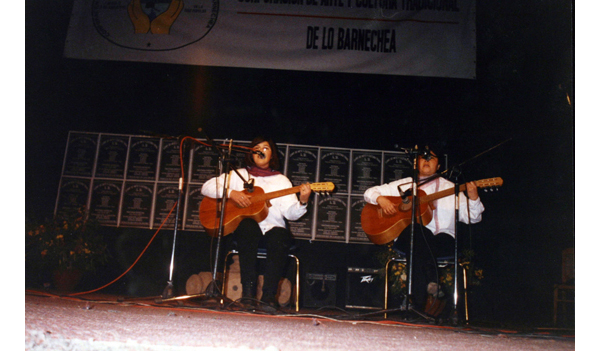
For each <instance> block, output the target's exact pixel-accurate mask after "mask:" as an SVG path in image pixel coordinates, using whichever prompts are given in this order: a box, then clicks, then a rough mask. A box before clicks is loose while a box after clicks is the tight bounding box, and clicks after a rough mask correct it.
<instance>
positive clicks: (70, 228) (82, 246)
mask: <svg viewBox="0 0 600 351" xmlns="http://www.w3.org/2000/svg"><path fill="white" fill-rule="evenodd" d="M98 229H99V225H98V224H97V223H96V222H94V221H91V220H87V213H86V210H85V207H82V208H80V209H79V210H78V211H77V212H75V213H72V214H70V215H66V216H62V217H56V218H54V219H52V220H48V221H44V222H43V223H26V226H25V232H26V240H25V261H26V264H27V265H30V266H31V267H33V268H34V269H36V270H43V271H48V272H52V275H53V280H54V287H55V289H57V290H64V291H68V290H72V289H73V288H74V287H75V285H76V284H77V282H78V281H79V279H81V277H82V275H83V274H84V273H87V272H94V271H95V270H96V269H97V268H98V267H99V266H100V265H102V264H104V263H106V262H108V251H107V245H106V243H105V241H104V238H103V236H102V235H100V232H99V230H98Z"/></svg>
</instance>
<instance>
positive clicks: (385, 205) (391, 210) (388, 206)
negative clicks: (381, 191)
mask: <svg viewBox="0 0 600 351" xmlns="http://www.w3.org/2000/svg"><path fill="white" fill-rule="evenodd" d="M377 203H378V204H379V206H380V207H381V209H382V210H383V213H385V214H386V215H388V216H391V215H394V214H396V213H398V209H397V208H396V205H394V203H393V202H391V201H390V200H389V199H388V198H387V197H385V196H380V197H378V198H377Z"/></svg>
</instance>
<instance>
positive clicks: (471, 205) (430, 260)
mask: <svg viewBox="0 0 600 351" xmlns="http://www.w3.org/2000/svg"><path fill="white" fill-rule="evenodd" d="M426 150H427V152H426V153H424V154H423V153H422V154H421V155H420V156H418V158H417V167H418V175H419V182H418V184H417V185H418V198H419V205H418V208H417V218H416V223H415V229H414V249H413V259H412V262H413V271H412V272H413V280H412V284H413V285H412V287H413V288H412V293H413V305H414V308H415V309H417V310H420V311H425V307H426V302H427V298H428V295H431V296H434V297H442V296H444V293H443V291H441V289H440V287H439V285H438V277H437V273H436V272H437V270H436V260H435V258H437V257H444V256H454V238H455V228H454V227H455V220H454V217H455V197H454V196H449V195H454V186H455V184H454V183H452V182H450V181H448V180H446V179H444V178H442V177H438V176H437V174H436V173H437V171H438V170H439V168H440V165H439V163H438V162H439V161H438V157H437V154H436V152H435V150H430V149H428V148H426ZM412 187H413V180H412V177H409V178H404V179H399V180H395V181H393V182H390V183H387V184H383V185H378V186H374V187H372V188H370V189H367V190H366V191H365V193H364V199H365V201H366V202H367V204H366V205H365V208H364V209H363V213H362V218H361V222H362V225H363V229H364V230H365V233H367V235H368V236H369V239H371V241H372V242H374V243H376V244H386V243H388V242H390V241H392V240H394V244H393V245H394V248H395V249H397V250H399V251H401V252H404V253H405V254H406V255H407V256H408V255H409V253H410V238H411V233H410V231H411V227H410V225H409V224H411V219H412V209H411V208H412V205H411V199H412V197H411V196H410V195H409V193H410V189H412ZM477 187H478V185H477V184H476V183H475V182H469V183H466V184H464V185H463V187H462V189H461V193H460V194H459V220H460V221H461V222H464V223H478V222H480V221H481V219H482V213H483V211H484V209H485V208H484V206H483V204H482V203H481V199H480V198H479V195H478V192H477ZM463 189H464V190H466V195H465V192H464V191H462V190H463ZM407 192H408V193H407ZM432 194H441V195H440V196H438V197H436V199H434V200H431V199H428V196H431V195H432ZM382 226H383V227H382ZM378 227H379V228H378ZM407 258H409V257H407ZM408 262H410V261H408Z"/></svg>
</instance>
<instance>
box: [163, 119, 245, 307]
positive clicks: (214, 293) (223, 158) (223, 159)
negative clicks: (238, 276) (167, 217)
mask: <svg viewBox="0 0 600 351" xmlns="http://www.w3.org/2000/svg"><path fill="white" fill-rule="evenodd" d="M199 131H201V132H203V133H204V136H205V137H206V140H207V141H208V142H209V144H210V145H211V147H212V148H213V149H214V150H215V151H216V152H217V154H218V155H219V174H222V175H223V177H224V178H223V193H222V197H221V204H220V205H221V207H220V210H219V229H218V232H217V247H216V252H215V260H214V264H213V271H212V281H211V282H210V284H209V285H208V286H207V287H206V290H205V291H204V293H200V294H196V295H185V296H179V297H170V296H169V297H165V296H163V300H162V301H174V300H185V299H190V298H195V297H209V298H214V299H216V300H218V301H219V302H220V303H221V305H223V303H224V301H225V300H229V299H228V298H226V297H225V296H224V295H223V292H222V291H221V290H220V289H219V286H218V285H217V276H218V267H219V261H220V253H221V240H222V238H223V230H224V225H223V223H224V221H225V208H226V205H227V190H228V189H229V188H228V187H227V184H228V183H229V179H228V178H229V172H230V168H231V167H230V166H231V148H232V143H233V140H230V142H229V154H228V155H226V154H225V153H224V152H223V151H222V150H221V149H220V148H219V147H218V146H217V144H216V143H215V141H214V140H213V139H211V138H210V137H209V136H208V135H207V134H206V133H205V132H204V131H203V130H202V129H199ZM224 168H225V169H224ZM233 171H234V172H235V173H236V174H237V175H238V176H239V177H240V178H241V179H242V180H243V181H244V188H246V189H248V192H252V191H254V182H253V181H246V180H245V179H244V177H242V175H241V174H240V173H239V172H238V171H237V169H235V167H233ZM178 205H179V204H178ZM173 250H174V249H173ZM224 278H225V277H223V279H224ZM171 287H172V283H171ZM168 288H169V286H167V288H166V289H165V291H167V289H168ZM163 295H164V293H163ZM157 302H160V301H157Z"/></svg>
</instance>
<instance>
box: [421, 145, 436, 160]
mask: <svg viewBox="0 0 600 351" xmlns="http://www.w3.org/2000/svg"><path fill="white" fill-rule="evenodd" d="M421 157H422V158H423V159H424V160H426V161H430V160H431V159H432V158H433V157H434V156H433V154H432V153H431V150H429V146H425V150H424V151H423V153H422V154H421Z"/></svg>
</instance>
